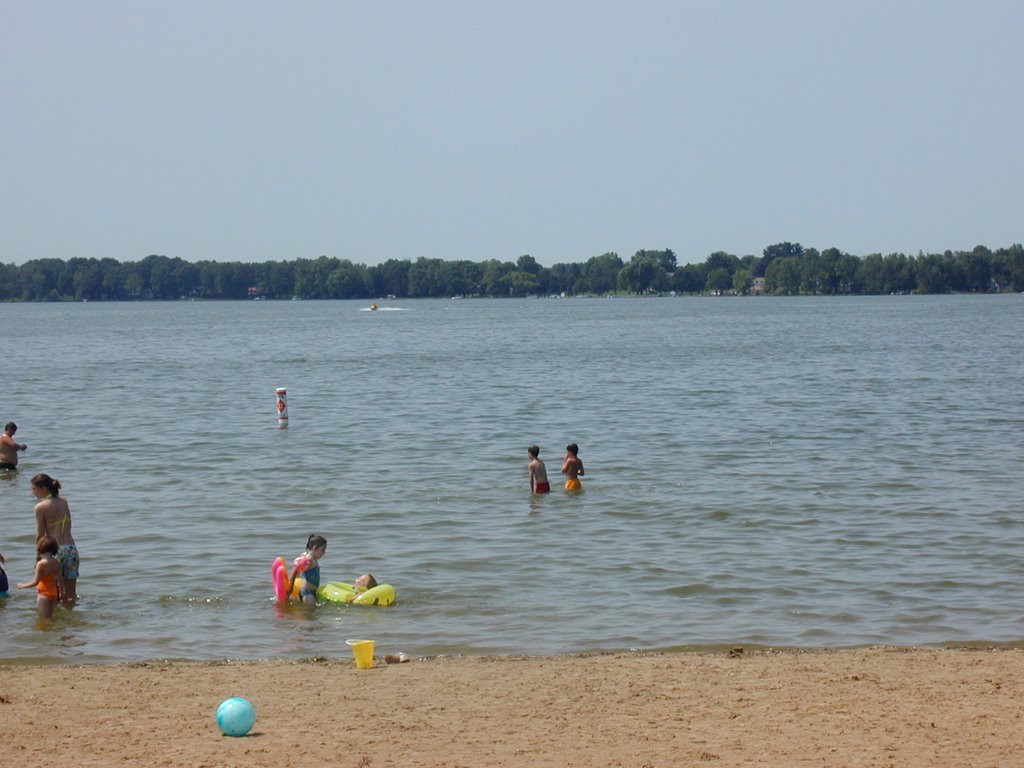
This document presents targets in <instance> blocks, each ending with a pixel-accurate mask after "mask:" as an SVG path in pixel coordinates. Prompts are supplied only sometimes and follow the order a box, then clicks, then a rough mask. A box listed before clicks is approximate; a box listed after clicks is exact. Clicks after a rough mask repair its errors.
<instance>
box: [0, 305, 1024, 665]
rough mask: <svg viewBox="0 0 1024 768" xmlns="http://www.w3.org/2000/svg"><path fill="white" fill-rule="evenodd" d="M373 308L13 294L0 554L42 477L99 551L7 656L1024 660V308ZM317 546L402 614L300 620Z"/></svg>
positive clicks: (28, 524) (6, 624)
mask: <svg viewBox="0 0 1024 768" xmlns="http://www.w3.org/2000/svg"><path fill="white" fill-rule="evenodd" d="M380 304H381V307H382V308H381V310H380V311H377V312H370V311H368V308H367V306H366V303H363V302H308V301H307V302H298V301H296V302H248V303H226V302H225V303H220V302H182V303H166V304H165V303H138V304H96V303H92V304H31V305H19V304H15V305H0V323H2V324H3V334H2V338H3V341H2V342H0V350H2V353H3V354H2V359H3V369H4V377H3V380H4V397H3V409H2V410H3V412H2V413H0V423H2V422H4V421H7V420H8V419H13V420H15V421H16V422H18V424H19V427H20V430H19V432H18V435H17V439H18V440H19V441H20V442H24V443H27V444H28V446H29V450H28V451H27V452H26V453H24V454H22V469H21V471H20V472H18V473H0V551H3V552H4V554H5V555H7V557H8V558H9V561H10V562H9V563H8V566H7V570H8V573H9V575H10V577H11V581H12V584H13V582H15V581H28V580H30V576H31V571H32V567H33V562H34V546H33V539H34V522H33V515H32V506H33V503H34V498H33V497H32V495H31V492H30V486H29V480H30V478H31V476H32V475H33V474H35V473H37V472H46V473H49V474H51V475H53V476H55V477H57V478H58V479H59V480H60V481H61V482H62V484H63V493H64V495H65V496H66V497H67V498H68V500H69V502H70V504H71V508H72V514H73V517H74V533H75V537H76V539H77V541H78V545H79V549H80V550H81V552H82V558H83V559H82V574H81V578H80V581H79V592H80V595H81V603H80V605H79V606H78V607H76V608H75V609H74V610H73V611H67V610H63V609H61V610H59V611H58V614H57V617H56V618H55V619H53V620H51V621H42V620H39V619H37V618H36V615H35V596H34V590H31V591H29V590H23V591H15V590H13V589H12V591H11V594H10V596H9V597H7V598H5V599H0V632H2V636H3V641H2V644H0V649H2V650H0V659H3V660H5V661H8V662H10V661H17V662H31V663H36V662H110V661H131V660H141V659H152V658H186V659H200V660H203V659H217V658H246V659H257V658H271V657H284V658H304V657H310V656H344V657H350V652H349V649H348V647H347V646H346V645H345V640H346V639H348V638H360V637H368V638H373V639H374V640H376V642H377V649H378V652H379V653H393V652H398V651H404V652H406V653H409V654H411V655H430V654H549V653H563V652H573V651H585V650H598V649H601V650H620V649H629V648H637V649H683V648H709V647H710V648H717V647H727V646H732V645H747V646H755V647H756V646H776V647H777V646H789V647H846V646H853V645H864V644H875V643H887V644H898V645H940V644H946V643H998V644H1010V645H1022V644H1024V599H1022V598H1024V587H1022V584H1024V564H1022V555H1024V483H1022V480H1021V466H1022V464H1021V459H1022V448H1024V438H1022V434H1024V433H1022V430H1021V415H1022V413H1024V386H1022V383H1021V382H1022V380H1024V379H1022V374H1024V370H1022V368H1024V296H1020V295H1000V296H936V297H924V296H907V297H870V298H868V297H864V298H861V297H857V298H799V299H797V298H793V299H782V298H753V299H694V298H686V299H668V298H665V299H565V300H548V299H536V300H458V301H452V300H448V301H440V300H437V301H411V300H410V301H401V300H397V301H387V302H380ZM280 386H283V387H287V389H288V407H289V414H290V426H289V428H288V429H286V430H280V429H278V428H277V413H276V408H275V406H276V399H275V389H276V388H277V387H280ZM569 442H576V443H579V445H580V457H581V458H582V459H583V461H584V463H585V465H586V470H587V472H586V476H585V478H584V490H583V492H582V493H581V494H578V495H568V494H566V493H565V492H563V491H562V490H561V483H560V482H559V481H558V478H559V477H560V476H559V472H558V470H559V468H560V466H561V459H562V455H563V453H564V447H565V445H566V444H567V443H569ZM531 443H538V444H539V445H540V446H541V449H542V450H541V458H542V459H545V460H546V461H547V463H548V469H549V472H550V474H551V477H552V481H553V482H552V484H553V485H554V486H555V490H554V492H552V493H551V494H550V495H548V496H543V497H534V496H531V495H530V493H529V485H528V481H527V473H526V464H527V456H526V447H527V446H528V445H529V444H531ZM313 532H316V533H320V534H323V535H324V536H326V537H327V539H328V541H329V545H328V551H327V555H326V556H325V558H324V559H323V560H322V561H321V572H322V574H323V579H324V580H339V581H351V580H352V579H354V578H355V576H357V575H358V574H359V573H361V572H363V571H366V570H369V571H372V572H373V573H374V574H375V575H376V576H377V577H378V579H379V580H380V581H381V582H387V583H391V584H393V585H394V586H395V587H396V589H397V591H398V604H397V605H395V606H393V607H391V608H355V607H344V606H330V605H328V606H321V607H318V608H316V609H312V610H304V609H302V608H300V607H297V606H288V607H280V606H277V605H275V603H274V600H273V594H272V589H271V581H270V565H271V561H272V560H273V558H274V557H276V556H278V555H282V556H284V557H286V558H287V559H288V560H289V561H291V559H292V558H294V557H295V556H297V555H298V554H299V553H300V552H301V551H302V548H303V545H304V544H305V541H306V537H307V536H308V535H309V534H310V533H313Z"/></svg>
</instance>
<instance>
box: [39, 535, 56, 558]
mask: <svg viewBox="0 0 1024 768" xmlns="http://www.w3.org/2000/svg"><path fill="white" fill-rule="evenodd" d="M36 554H37V555H40V556H42V555H56V554H57V540H56V539H53V538H50V537H49V536H40V537H39V539H38V540H37V541H36Z"/></svg>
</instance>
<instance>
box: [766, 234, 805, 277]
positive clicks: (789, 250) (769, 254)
mask: <svg viewBox="0 0 1024 768" xmlns="http://www.w3.org/2000/svg"><path fill="white" fill-rule="evenodd" d="M803 254H804V249H803V246H801V245H800V243H788V242H787V243H776V244H775V245H769V246H768V247H766V248H765V249H764V252H763V255H762V257H761V260H760V261H758V262H757V264H756V266H755V267H754V277H765V278H767V276H768V267H769V266H771V263H772V262H773V261H775V260H776V259H785V258H794V259H799V258H800V257H801V256H803Z"/></svg>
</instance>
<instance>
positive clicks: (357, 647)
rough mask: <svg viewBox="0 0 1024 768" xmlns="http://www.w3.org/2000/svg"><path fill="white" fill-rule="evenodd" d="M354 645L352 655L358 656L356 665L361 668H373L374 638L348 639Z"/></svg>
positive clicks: (348, 642) (349, 643) (347, 641)
mask: <svg viewBox="0 0 1024 768" xmlns="http://www.w3.org/2000/svg"><path fill="white" fill-rule="evenodd" d="M345 642H346V643H347V644H348V645H351V646H352V655H353V656H355V657H356V666H357V667H359V669H371V668H372V667H373V640H346V641H345Z"/></svg>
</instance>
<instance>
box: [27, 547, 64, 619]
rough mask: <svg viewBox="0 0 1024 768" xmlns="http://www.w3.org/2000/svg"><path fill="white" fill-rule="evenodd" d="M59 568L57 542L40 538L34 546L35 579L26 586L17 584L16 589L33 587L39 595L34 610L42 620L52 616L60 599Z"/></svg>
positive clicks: (60, 578)
mask: <svg viewBox="0 0 1024 768" xmlns="http://www.w3.org/2000/svg"><path fill="white" fill-rule="evenodd" d="M61 580H62V577H61V567H60V561H59V560H57V542H56V541H54V540H53V539H51V538H50V537H49V536H40V537H39V541H38V542H37V544H36V571H35V579H33V580H32V581H30V582H29V583H27V584H19V585H18V589H29V588H30V587H35V588H36V591H37V592H38V593H39V595H38V596H37V597H36V610H37V611H38V612H39V615H40V616H42V617H43V618H44V619H48V618H50V617H51V616H53V608H54V606H56V605H57V601H58V600H59V599H60V589H61V586H62V585H61Z"/></svg>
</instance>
